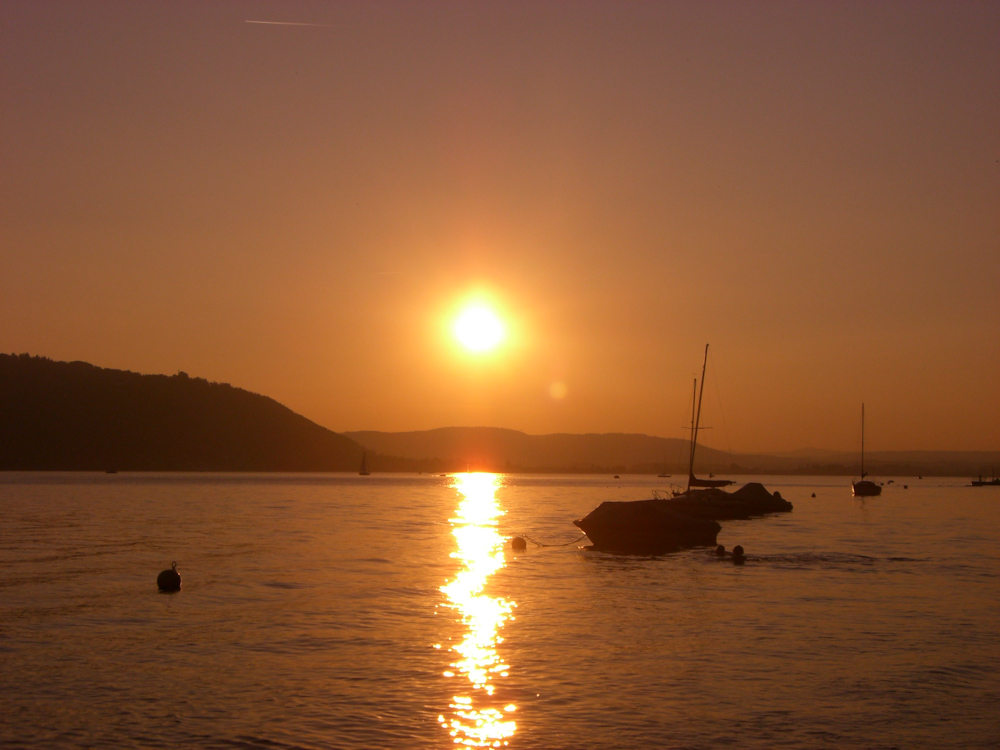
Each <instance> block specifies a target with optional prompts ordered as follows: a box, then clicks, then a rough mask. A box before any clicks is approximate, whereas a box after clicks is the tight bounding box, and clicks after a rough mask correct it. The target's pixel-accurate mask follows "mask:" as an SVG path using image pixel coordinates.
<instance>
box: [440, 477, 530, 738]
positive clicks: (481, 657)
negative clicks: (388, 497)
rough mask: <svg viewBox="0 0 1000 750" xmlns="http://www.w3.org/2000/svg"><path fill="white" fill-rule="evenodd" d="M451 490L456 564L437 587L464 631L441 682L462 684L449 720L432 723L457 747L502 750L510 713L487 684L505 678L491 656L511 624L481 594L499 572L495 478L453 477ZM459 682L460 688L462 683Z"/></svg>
mask: <svg viewBox="0 0 1000 750" xmlns="http://www.w3.org/2000/svg"><path fill="white" fill-rule="evenodd" d="M454 482H455V483H454V486H455V489H456V490H458V493H459V495H461V497H462V500H461V502H460V503H459V506H458V512H457V514H456V517H455V518H452V519H450V521H451V525H452V534H453V535H454V536H455V541H456V542H457V544H458V549H457V551H455V552H452V553H451V556H452V557H453V558H456V559H458V560H460V561H461V563H462V566H463V567H462V569H461V570H459V572H458V574H457V575H456V576H455V579H454V580H452V581H449V582H448V583H447V584H445V585H444V586H442V587H441V591H442V592H443V593H444V594H445V595H446V596H447V598H448V600H447V603H446V604H445V606H447V607H449V608H451V609H454V610H456V611H457V612H458V613H459V614H460V615H461V618H462V624H463V625H464V626H465V628H466V632H465V638H464V639H463V640H462V642H461V643H458V644H456V645H454V646H452V647H451V649H450V650H451V651H452V652H453V653H454V655H455V657H456V661H453V662H452V663H451V665H450V666H451V669H450V670H448V671H447V672H445V673H444V675H445V677H449V678H453V679H459V680H461V679H462V678H464V680H467V681H468V684H467V685H465V686H464V688H465V689H464V690H459V691H458V694H456V695H455V696H453V698H452V702H451V704H450V705H449V708H450V709H451V714H450V717H445V716H444V715H441V716H439V717H438V721H439V722H440V723H441V725H442V726H443V727H444V728H445V729H446V730H448V732H449V733H450V734H451V736H452V737H453V738H454V742H455V744H457V745H465V746H468V747H502V746H503V745H506V744H507V738H508V737H511V736H512V735H513V734H514V731H515V730H516V729H517V725H516V724H515V723H514V722H513V721H511V720H509V719H508V718H507V714H509V713H512V712H513V711H514V710H515V709H516V707H515V706H513V705H510V704H508V705H506V706H503V707H502V708H498V707H497V706H496V705H494V700H493V693H494V689H495V685H494V684H493V681H494V679H495V678H497V677H506V676H507V670H508V665H507V664H505V663H504V662H503V660H502V659H501V658H500V655H499V654H498V653H497V645H498V644H500V643H502V642H503V639H502V638H501V637H500V636H499V634H498V633H499V630H500V628H501V627H503V624H504V623H505V622H506V621H507V620H508V619H513V615H512V610H513V608H514V607H515V606H516V605H515V603H514V602H513V601H509V600H507V599H503V598H501V597H491V596H488V595H487V594H485V593H484V589H485V587H486V582H487V579H489V577H490V576H491V575H493V573H495V572H496V571H497V570H499V569H500V568H502V567H503V566H504V553H503V547H504V539H503V537H502V536H501V535H500V533H499V532H498V531H497V523H498V519H499V518H500V516H502V515H503V513H504V512H503V510H501V508H500V506H499V505H498V504H497V499H496V491H497V489H498V488H499V487H500V475H498V474H456V475H455V477H454ZM464 680H463V682H464Z"/></svg>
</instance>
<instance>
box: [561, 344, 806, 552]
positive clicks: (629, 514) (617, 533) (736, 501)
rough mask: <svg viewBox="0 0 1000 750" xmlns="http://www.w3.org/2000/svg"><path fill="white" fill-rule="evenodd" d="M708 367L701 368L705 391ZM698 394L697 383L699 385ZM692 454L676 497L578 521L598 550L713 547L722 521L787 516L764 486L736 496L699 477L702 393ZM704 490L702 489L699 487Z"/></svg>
mask: <svg viewBox="0 0 1000 750" xmlns="http://www.w3.org/2000/svg"><path fill="white" fill-rule="evenodd" d="M707 363H708V345H707V344H706V345H705V363H704V364H703V365H702V368H701V385H702V391H701V392H702V393H703V392H704V386H705V366H706V365H707ZM695 391H696V392H698V382H697V380H696V381H695ZM691 409H692V414H691V455H690V460H689V463H688V487H687V489H686V490H684V491H678V492H676V493H675V494H674V496H673V497H669V498H667V497H658V496H656V493H655V492H654V493H653V494H654V496H653V497H652V498H651V499H647V500H631V501H608V502H604V503H601V504H600V505H599V506H598V507H597V508H595V509H594V510H593V511H591V512H590V513H589V514H587V515H586V516H584V517H583V518H580V519H577V520H576V521H573V523H574V524H575V525H576V526H577V527H579V528H580V529H581V530H582V531H583V533H585V534H586V535H587V536H588V537H589V538H590V541H591V542H592V543H593V546H594V549H598V550H606V551H609V552H625V553H630V554H657V553H661V552H671V551H675V550H679V549H685V548H689V547H708V546H714V545H715V543H716V538H717V537H718V534H719V532H720V531H721V530H722V527H721V526H720V525H719V521H731V520H736V519H745V518H753V517H754V516H761V515H765V514H768V513H787V512H789V511H791V509H792V504H791V503H790V502H788V501H787V500H784V499H783V498H782V497H781V495H780V494H779V493H777V492H775V493H773V494H772V493H770V492H768V491H767V489H765V487H764V485H762V484H760V483H759V482H750V483H749V484H746V485H744V486H743V487H741V488H740V489H738V490H736V491H735V492H726V491H724V490H722V489H720V488H721V487H725V486H727V485H730V484H734V482H733V481H732V480H730V479H698V478H697V477H695V475H694V453H695V448H696V447H697V445H698V439H697V436H698V430H699V429H703V428H701V427H700V421H701V393H698V399H697V407H695V405H694V400H693V399H692V406H691ZM698 488H703V489H698Z"/></svg>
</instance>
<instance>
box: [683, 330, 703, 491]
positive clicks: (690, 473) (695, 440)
mask: <svg viewBox="0 0 1000 750" xmlns="http://www.w3.org/2000/svg"><path fill="white" fill-rule="evenodd" d="M707 366H708V344H705V361H704V362H702V364H701V388H699V389H698V409H697V411H696V416H695V419H694V424H693V425H692V426H691V463H690V464H689V465H688V491H689V492H690V491H691V480H692V479H693V478H694V449H695V447H696V446H697V445H698V426H699V425H700V424H701V397H702V396H703V395H704V394H705V368H706V367H707ZM697 382H698V381H697V380H696V381H695V383H697Z"/></svg>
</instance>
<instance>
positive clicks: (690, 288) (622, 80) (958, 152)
mask: <svg viewBox="0 0 1000 750" xmlns="http://www.w3.org/2000/svg"><path fill="white" fill-rule="evenodd" d="M247 21H284V22H297V23H302V24H313V25H277V24H260V23H247ZM0 87H2V88H0V97H2V104H3V109H2V116H0V242H2V245H0V284H2V289H3V293H2V295H0V321H2V322H0V351H5V352H18V353H20V352H30V353H32V354H40V355H44V356H48V357H52V358H54V359H62V360H74V359H80V360H85V361H88V362H92V363H94V364H97V365H100V366H104V367H115V368H123V369H130V370H134V371H139V372H160V373H174V372H177V371H178V370H184V371H187V372H188V373H190V374H192V375H200V376H203V377H206V378H209V379H210V380H217V381H223V382H229V383H232V384H234V385H238V386H240V387H243V388H247V389H249V390H252V391H256V392H260V393H264V394H266V395H269V396H272V397H274V398H275V399H277V400H279V401H281V402H282V403H285V404H287V405H288V406H290V407H291V408H292V409H294V410H295V411H298V412H300V413H302V414H304V415H306V416H308V417H309V418H311V419H313V420H315V421H317V422H319V423H320V424H323V425H325V426H327V427H329V428H331V429H334V430H337V431H344V430H356V429H378V430H410V429H427V428H433V427H441V426H447V425H492V426H500V427H510V428H515V429H521V430H525V431H527V432H531V433H545V432H645V433H649V434H655V435H662V436H667V437H681V436H683V434H684V433H683V431H682V430H681V426H682V425H683V423H684V422H685V420H686V419H689V418H690V412H689V409H690V397H691V393H690V391H691V380H692V378H693V377H694V376H695V375H696V374H697V373H698V371H699V369H700V366H701V356H702V351H703V348H704V345H705V343H706V342H711V344H712V349H711V355H710V359H709V379H708V386H707V388H706V401H705V403H706V406H705V409H706V416H705V417H704V418H703V422H704V421H708V423H709V424H710V425H712V426H713V427H714V428H715V429H713V430H712V432H710V433H706V435H705V440H706V442H707V443H708V444H710V445H713V446H715V447H720V448H723V449H728V448H731V449H733V450H736V451H772V450H786V449H795V448H800V447H820V448H838V449H839V448H845V449H851V448H854V447H856V445H857V442H858V434H857V432H858V424H859V419H860V405H861V402H862V400H864V401H865V403H866V405H867V418H868V419H867V426H868V434H867V444H868V446H869V447H870V448H871V449H872V450H889V449H920V448H927V449H982V450H997V449H998V448H1000V4H998V3H995V2H982V3H974V2H961V3H952V2H939V3H919V2H905V3H902V2H900V3H891V2H881V3H865V2H853V3H849V2H815V3H813V2H811V3H802V2H788V3H735V2H729V3H711V2H707V3H693V2H683V3H682V2H677V3H669V2H662V3H654V2H642V3H623V2H608V3H590V2H574V3H562V2H560V3H534V2H531V3H529V2H523V3H485V2H484V3H455V2H453V3H398V2H390V3H372V2H365V3H355V2H350V3H330V2H312V3H307V2H280V3H278V2H247V3H240V2H227V3H200V2H198V3H196V2H188V3H177V2H175V3H150V2H141V3H134V2H114V3H112V2H107V3H97V2H74V3H68V2H66V3H55V2H35V1H34V0H32V1H31V2H15V1H11V0H8V1H7V2H4V3H3V4H0ZM475 294H480V295H486V296H488V297H489V298H490V299H491V300H492V301H493V304H494V305H495V306H496V309H497V311H498V312H499V313H500V315H501V316H502V317H503V318H504V319H505V321H506V322H507V325H508V329H509V335H508V338H507V339H506V341H505V343H504V344H503V345H502V346H501V347H500V348H499V349H498V350H496V351H495V352H493V353H492V354H489V355H479V356H477V357H473V356H470V355H468V354H463V353H462V352H460V351H459V350H458V349H457V348H456V347H455V345H454V343H453V341H452V340H451V339H450V337H449V331H448V326H449V324H450V320H451V319H452V318H453V316H454V315H455V314H457V311H458V310H459V308H460V304H461V302H462V301H463V300H465V299H467V298H469V297H470V295H475ZM557 383H559V384H562V386H561V387H560V388H558V389H557V390H556V392H557V393H559V394H562V393H563V392H564V393H565V395H564V397H562V398H553V396H552V393H553V384H557Z"/></svg>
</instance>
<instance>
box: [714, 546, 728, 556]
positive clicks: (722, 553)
mask: <svg viewBox="0 0 1000 750" xmlns="http://www.w3.org/2000/svg"><path fill="white" fill-rule="evenodd" d="M715 554H716V556H717V557H725V556H726V545H724V544H720V545H719V546H718V547H716V548H715Z"/></svg>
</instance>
